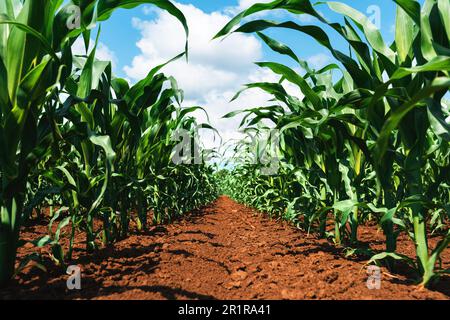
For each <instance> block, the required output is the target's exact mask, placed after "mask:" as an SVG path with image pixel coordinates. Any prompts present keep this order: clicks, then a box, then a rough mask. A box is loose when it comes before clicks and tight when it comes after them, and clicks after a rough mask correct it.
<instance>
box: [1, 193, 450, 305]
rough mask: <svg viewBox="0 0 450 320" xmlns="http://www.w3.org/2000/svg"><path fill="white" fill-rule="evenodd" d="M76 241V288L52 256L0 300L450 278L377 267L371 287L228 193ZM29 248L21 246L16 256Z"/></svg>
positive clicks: (369, 233) (30, 234)
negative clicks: (161, 221) (93, 240)
mask: <svg viewBox="0 0 450 320" xmlns="http://www.w3.org/2000/svg"><path fill="white" fill-rule="evenodd" d="M46 230H47V227H46V226H45V225H39V224H38V225H34V226H29V227H27V228H26V229H25V230H24V232H23V238H24V239H27V240H29V239H36V238H37V237H38V236H42V235H43V234H45V232H46ZM359 238H360V239H361V241H362V243H363V244H366V245H369V246H370V248H371V249H375V250H382V249H383V246H384V244H383V241H384V237H383V234H382V232H381V231H379V230H377V228H376V227H369V226H363V227H361V230H360V234H359ZM437 240H438V239H431V240H430V242H431V243H432V244H433V245H434V244H435V243H436V241H437ZM78 241H80V242H79V243H77V244H76V250H75V252H74V261H72V262H71V264H78V265H79V266H80V267H81V270H82V283H81V285H82V289H81V290H79V291H69V290H67V287H66V280H67V277H68V276H67V275H65V274H62V273H61V269H58V268H56V267H52V266H51V265H50V264H49V268H48V270H47V272H43V271H41V270H39V269H37V268H28V269H26V270H24V271H23V272H22V273H20V274H19V275H18V276H17V277H16V279H15V280H14V281H13V283H12V284H11V286H10V287H8V288H7V289H4V290H2V291H0V299H449V298H450V277H444V278H442V280H441V281H440V282H439V284H437V285H436V286H435V287H434V288H433V290H428V289H419V288H418V287H417V286H415V285H414V283H413V281H412V280H411V278H410V277H407V276H405V274H407V272H406V273H403V274H389V273H387V272H386V270H384V269H383V273H382V279H381V288H380V289H378V290H377V289H375V290H369V289H368V288H367V286H366V281H367V273H366V265H365V263H366V261H364V259H361V258H357V259H348V258H344V255H343V253H342V250H341V249H337V248H335V247H334V246H333V245H332V244H330V243H329V242H327V241H326V240H318V239H316V238H315V237H313V236H307V235H306V234H304V233H302V232H300V231H299V230H297V229H295V228H293V227H292V226H290V225H288V224H286V223H280V222H277V221H273V220H270V219H268V218H266V217H264V216H261V215H258V214H257V213H256V212H254V211H253V210H252V209H249V208H247V207H245V206H243V205H240V204H237V203H236V202H234V201H232V200H230V199H229V198H227V197H220V198H219V199H218V200H217V201H216V202H214V203H213V204H212V205H210V206H208V207H206V208H204V209H203V210H201V211H200V212H199V213H197V214H191V215H188V216H186V217H185V218H183V219H182V220H180V221H176V222H175V223H173V224H171V225H167V226H157V227H152V228H151V230H149V231H148V232H145V233H140V234H132V235H130V236H129V237H128V238H127V239H124V240H122V241H119V242H117V243H116V244H114V246H110V247H107V248H102V249H100V250H99V251H98V252H97V253H95V254H86V253H85V252H84V250H83V249H82V246H83V244H82V242H81V241H82V239H80V240H78ZM398 248H399V252H401V253H404V254H407V255H409V256H410V257H414V246H413V244H412V242H411V241H410V240H409V239H408V238H407V237H406V236H400V238H399V243H398ZM32 250H35V249H34V248H21V249H20V251H19V259H20V258H21V257H23V256H24V255H25V254H28V253H30V251H32ZM41 253H42V254H43V255H45V250H43V251H41ZM442 262H443V265H442V267H443V268H449V267H450V250H449V248H447V249H446V250H445V251H444V253H443V255H442Z"/></svg>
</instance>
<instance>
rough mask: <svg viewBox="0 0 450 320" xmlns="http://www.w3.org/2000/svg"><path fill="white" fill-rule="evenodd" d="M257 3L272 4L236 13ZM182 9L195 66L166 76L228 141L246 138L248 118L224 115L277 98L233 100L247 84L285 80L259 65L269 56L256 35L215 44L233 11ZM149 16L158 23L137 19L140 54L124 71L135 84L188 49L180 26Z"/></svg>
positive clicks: (259, 94)
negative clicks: (242, 131) (242, 127)
mask: <svg viewBox="0 0 450 320" xmlns="http://www.w3.org/2000/svg"><path fill="white" fill-rule="evenodd" d="M256 2H269V0H267V1H265V0H258V1H255V0H241V1H240V2H239V5H238V6H237V7H236V8H234V9H235V10H236V11H240V10H241V9H243V8H246V7H248V6H250V5H251V4H253V3H256ZM176 5H177V7H178V8H179V9H180V10H181V11H182V12H183V13H184V15H185V16H186V19H187V21H188V24H189V29H190V37H189V61H188V62H187V61H186V60H185V59H179V60H177V61H175V62H173V63H170V64H169V65H167V66H166V67H165V68H164V69H163V72H164V73H165V74H168V75H172V76H174V77H175V78H176V79H177V81H178V84H179V86H180V88H182V89H183V90H184V92H185V101H184V104H183V105H184V106H186V107H187V106H193V105H199V106H202V107H204V108H205V109H206V111H207V112H208V115H209V119H210V122H211V124H212V126H214V127H215V128H216V129H217V130H218V131H219V132H220V135H221V136H222V138H223V140H225V141H226V140H229V139H239V138H242V135H241V134H240V133H239V132H238V126H239V123H240V121H241V119H242V116H241V117H239V116H238V117H235V118H231V119H223V118H222V116H223V115H225V114H226V113H228V112H231V111H234V110H240V109H243V108H249V107H255V106H264V105H268V104H270V102H269V100H270V99H271V98H272V96H270V95H269V94H267V93H265V92H263V91H261V90H258V89H252V90H249V91H246V92H244V93H243V94H242V95H241V97H240V98H239V99H238V100H236V101H233V102H231V103H229V101H230V99H231V98H232V97H233V96H234V94H235V93H236V92H237V91H238V90H240V89H241V88H242V85H243V84H245V83H250V82H262V81H266V82H278V81H279V80H280V77H279V76H278V75H275V74H274V73H272V72H271V71H270V70H268V69H261V68H259V67H257V66H256V65H255V64H254V63H253V62H255V61H260V60H261V59H262V57H263V51H262V44H261V42H260V41H259V40H258V39H257V38H256V37H255V36H253V35H248V34H233V35H231V36H229V37H227V38H225V39H220V40H211V39H212V38H213V36H214V35H215V33H217V31H218V30H220V29H221V28H222V27H223V26H224V25H225V24H226V23H227V22H228V21H229V20H230V12H229V8H227V9H225V10H224V11H222V12H211V13H206V12H204V11H202V10H200V9H199V8H197V7H195V6H193V5H192V4H179V3H177V4H176ZM147 11H148V10H147ZM147 11H145V12H147ZM148 13H151V14H152V20H142V19H138V18H133V20H132V23H133V26H134V27H135V28H136V29H138V30H139V32H140V33H141V38H140V40H139V41H138V42H137V43H136V45H137V47H138V48H139V50H140V53H139V54H138V55H137V56H135V57H134V58H133V60H132V61H131V63H130V64H129V65H127V66H125V67H124V68H123V71H124V72H125V74H126V75H127V77H129V78H130V79H132V80H133V81H137V80H139V79H141V78H143V77H145V76H146V74H147V73H148V72H149V70H150V69H151V68H153V67H155V66H156V65H159V64H161V63H164V62H166V61H168V60H170V59H171V58H172V57H174V56H176V55H177V54H179V53H180V52H182V51H183V50H184V44H185V36H184V31H183V28H182V26H181V25H180V23H179V22H178V21H177V20H176V19H175V18H173V17H172V16H171V15H169V14H168V13H166V12H163V11H160V10H156V11H155V10H153V9H152V10H150V11H148ZM153 15H154V16H153ZM317 63H320V61H317ZM285 88H286V90H287V91H288V92H289V93H290V94H293V95H296V96H301V94H300V91H299V89H298V87H296V86H294V85H292V84H287V83H286V84H285ZM195 116H196V117H197V119H198V121H199V122H206V121H207V118H206V116H205V115H204V113H203V112H200V111H198V112H196V113H195ZM202 138H203V139H202V140H203V142H204V144H205V146H206V147H208V148H211V147H217V146H218V140H217V139H216V140H215V141H214V140H213V134H212V133H211V132H207V131H205V132H203V133H202Z"/></svg>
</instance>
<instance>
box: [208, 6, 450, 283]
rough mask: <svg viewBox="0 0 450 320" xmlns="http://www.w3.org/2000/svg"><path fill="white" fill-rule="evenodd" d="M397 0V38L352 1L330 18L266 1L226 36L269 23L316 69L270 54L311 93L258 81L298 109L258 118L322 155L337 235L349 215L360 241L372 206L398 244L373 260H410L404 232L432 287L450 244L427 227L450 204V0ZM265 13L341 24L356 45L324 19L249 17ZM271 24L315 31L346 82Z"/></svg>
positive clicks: (301, 157) (294, 149)
mask: <svg viewBox="0 0 450 320" xmlns="http://www.w3.org/2000/svg"><path fill="white" fill-rule="evenodd" d="M395 2H396V4H397V19H396V37H395V41H394V43H393V44H392V45H390V46H388V45H386V44H385V42H384V41H383V38H382V36H381V34H380V32H379V31H378V30H377V28H376V27H375V26H374V25H373V24H372V23H371V22H370V20H369V19H368V18H367V17H365V16H364V15H363V14H361V13H360V12H358V11H357V10H355V9H353V8H351V7H350V6H348V5H345V4H342V3H339V2H325V3H321V4H326V5H327V6H328V7H329V8H330V9H331V10H333V11H335V12H336V13H338V14H340V15H341V16H342V17H343V18H344V24H340V23H334V22H329V21H328V20H327V19H326V18H324V17H323V16H321V15H320V14H319V13H318V12H317V11H316V9H315V7H314V6H313V5H312V4H311V3H310V1H308V0H276V1H273V2H270V3H264V4H255V5H253V6H251V7H250V8H248V9H247V10H245V11H243V12H241V13H239V14H238V15H237V16H236V17H234V18H233V19H232V20H231V21H230V22H229V23H228V24H227V25H226V26H225V27H224V28H223V29H222V30H221V31H220V32H219V33H218V34H217V35H216V37H217V38H218V37H222V36H226V35H227V34H230V33H232V32H244V33H252V32H257V33H258V34H259V35H260V37H261V38H262V39H263V40H264V41H265V42H266V43H267V44H268V45H269V46H270V47H271V48H272V49H273V50H275V51H277V52H279V53H282V54H285V55H288V56H290V57H292V58H293V59H295V60H296V62H298V63H299V64H300V67H301V68H302V69H304V71H305V75H299V74H297V73H296V72H295V71H293V70H292V69H291V68H289V67H287V66H285V65H281V64H278V63H273V62H264V63H258V65H260V66H262V67H267V68H269V69H271V70H272V71H273V72H275V73H276V74H278V75H280V77H281V80H280V81H289V82H291V83H293V84H295V85H297V86H298V87H299V91H301V93H302V94H303V96H304V98H303V99H301V101H298V99H297V100H296V99H293V98H292V97H291V96H289V95H288V94H287V93H286V92H285V91H283V90H282V88H280V86H279V84H269V83H262V84H250V85H247V87H258V88H261V89H263V90H265V91H267V92H269V93H271V94H273V95H274V97H275V99H276V100H277V101H279V103H280V105H284V106H286V107H287V109H288V110H289V111H288V112H286V111H285V110H283V111H279V110H280V109H277V111H276V112H274V111H272V112H270V114H267V113H266V114H263V115H261V114H262V112H261V111H262V109H255V110H247V112H248V113H252V114H255V118H254V120H252V123H256V122H257V121H258V118H259V119H261V118H270V119H271V120H274V123H275V125H276V126H277V127H279V128H280V129H283V128H284V130H285V131H286V132H287V133H286V134H285V137H284V144H285V146H284V148H285V150H287V152H285V158H286V161H287V162H290V163H293V164H295V166H297V167H299V168H302V167H305V168H307V169H309V170H310V168H311V164H313V166H316V165H317V167H318V168H320V169H321V172H320V171H316V170H314V171H312V170H311V172H310V173H309V172H307V176H309V177H308V178H307V180H309V181H314V179H316V178H312V176H313V174H314V173H315V172H320V175H321V177H320V176H319V179H320V181H322V182H323V190H321V191H320V192H319V194H321V195H322V197H321V200H323V203H322V209H319V210H318V214H317V215H316V216H318V217H320V218H321V219H324V218H325V219H326V214H327V212H329V211H330V210H332V211H333V212H334V215H335V217H334V222H335V226H336V227H335V232H334V235H333V236H334V240H335V242H337V243H341V241H342V233H343V232H345V225H346V224H347V222H348V223H349V225H350V229H351V232H350V241H351V242H353V243H355V242H356V241H357V239H356V235H357V233H356V230H357V226H358V221H359V220H360V217H359V214H360V211H361V210H364V211H370V212H372V213H374V214H376V215H379V214H381V216H380V217H379V223H380V225H381V227H382V228H383V230H384V233H385V235H386V252H385V253H382V254H379V255H376V256H374V257H372V260H373V261H375V260H378V259H382V258H388V259H389V260H390V261H392V259H406V258H405V257H401V256H400V255H398V254H396V253H395V251H396V237H397V236H398V233H399V232H400V231H401V230H404V231H406V232H408V234H409V235H410V236H411V238H412V240H413V241H414V243H415V246H416V253H417V262H416V263H415V267H416V268H417V270H418V272H419V274H420V276H421V278H422V279H421V284H422V285H427V284H429V283H430V280H431V279H433V278H434V277H435V276H436V273H435V271H434V267H435V264H436V261H437V260H438V258H439V254H440V253H441V252H442V250H443V249H444V248H445V247H446V246H447V245H448V243H449V241H450V238H449V234H448V233H447V234H444V235H443V239H442V241H441V242H440V243H439V244H438V245H437V246H436V247H435V248H434V249H433V250H432V251H431V253H430V251H429V248H428V241H427V231H426V223H427V220H428V218H429V217H428V214H427V213H428V211H429V210H432V211H436V210H440V209H442V210H447V209H448V206H447V205H446V203H447V202H448V194H447V192H448V188H447V187H445V186H443V187H441V189H440V190H439V187H438V185H440V184H441V183H443V182H445V181H447V180H448V162H447V159H446V160H443V159H444V158H445V157H444V158H442V156H441V154H442V152H443V153H444V154H446V152H447V151H446V150H447V149H448V141H449V125H448V123H447V122H446V120H445V118H446V117H447V115H446V114H448V109H447V110H446V109H445V105H444V104H443V102H442V99H443V97H444V95H445V94H446V93H447V92H448V88H449V86H450V78H449V75H448V71H449V70H450V56H449V54H448V52H449V50H448V48H449V35H450V32H449V31H450V29H449V25H448V23H447V21H449V10H448V5H447V2H446V1H434V0H427V1H425V3H424V4H423V6H421V5H420V4H419V3H418V2H416V1H400V0H396V1H395ZM265 10H287V11H289V12H290V13H293V14H304V15H310V16H312V17H314V18H316V19H317V20H318V21H319V23H321V24H323V25H326V26H328V27H331V28H332V29H333V30H334V31H336V32H337V33H338V34H339V35H340V36H341V37H342V40H343V41H345V42H347V43H348V45H349V48H350V52H349V53H348V54H346V53H344V52H341V51H339V50H336V49H335V48H334V47H333V46H332V44H331V42H330V39H329V36H328V35H327V33H326V32H325V31H324V29H323V28H321V27H320V26H317V25H301V24H299V23H297V22H295V21H283V22H276V21H268V20H261V19H259V20H252V21H249V22H246V23H243V24H242V25H239V23H240V22H241V21H242V20H243V19H244V18H247V17H249V16H251V15H252V14H255V13H257V12H261V11H265ZM269 28H283V29H290V30H295V31H298V32H301V33H303V34H306V35H308V36H310V37H311V38H313V39H314V40H315V41H317V42H318V43H319V44H320V45H322V46H323V47H325V48H326V49H328V50H329V51H330V53H331V54H332V55H333V57H334V58H335V59H336V60H337V61H338V62H339V64H340V65H341V66H342V67H343V70H342V71H341V72H342V77H341V78H340V80H339V81H337V82H334V83H333V81H332V78H331V76H328V79H324V77H323V76H321V77H320V78H318V77H317V76H316V75H315V73H316V72H311V70H310V69H309V68H308V67H307V65H305V63H304V62H303V61H301V60H300V59H298V58H297V56H296V55H295V54H294V52H293V51H292V50H291V49H290V48H288V47H287V46H285V45H283V44H280V43H278V42H276V41H275V40H273V39H270V38H269V37H267V36H266V35H264V34H262V31H264V30H266V29H269ZM361 34H362V35H364V37H365V39H363V38H362V37H361V36H360V35H361ZM334 69H340V67H339V66H337V65H333V64H331V65H328V66H326V67H325V68H323V69H322V70H320V71H319V73H320V74H321V73H324V72H326V73H329V71H330V70H334ZM447 108H448V106H447ZM285 119H286V122H284V120H285ZM286 145H287V147H286ZM432 159H439V160H437V162H436V161H434V160H432ZM438 163H439V164H438ZM431 168H432V169H431ZM430 170H431V171H430ZM426 172H427V173H426ZM431 172H433V173H431ZM430 174H431V177H430ZM375 175H376V181H375V182H376V183H375V184H374V183H373V181H374V179H373V178H375ZM430 179H431V180H430ZM315 181H318V180H315ZM298 196H300V195H298ZM328 197H331V198H328ZM292 207H293V206H291V207H290V209H292ZM444 208H447V209H444ZM441 212H443V211H441Z"/></svg>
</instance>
